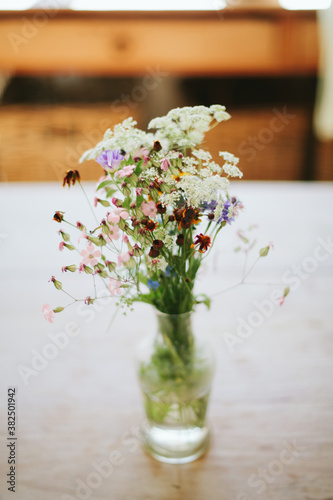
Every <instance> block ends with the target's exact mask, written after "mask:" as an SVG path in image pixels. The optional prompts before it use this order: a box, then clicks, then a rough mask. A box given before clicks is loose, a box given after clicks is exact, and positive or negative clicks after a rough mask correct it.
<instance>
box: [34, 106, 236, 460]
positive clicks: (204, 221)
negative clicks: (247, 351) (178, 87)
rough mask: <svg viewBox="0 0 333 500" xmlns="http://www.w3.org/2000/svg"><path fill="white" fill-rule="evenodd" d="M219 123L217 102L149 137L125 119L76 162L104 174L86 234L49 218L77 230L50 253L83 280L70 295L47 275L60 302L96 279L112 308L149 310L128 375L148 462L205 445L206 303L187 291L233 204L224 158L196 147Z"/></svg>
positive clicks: (187, 455) (153, 125) (172, 119)
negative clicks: (201, 339)
mask: <svg viewBox="0 0 333 500" xmlns="http://www.w3.org/2000/svg"><path fill="white" fill-rule="evenodd" d="M229 118H230V115H229V114H228V113H227V112H226V111H225V108H224V107H223V106H220V105H214V106H210V107H209V108H208V107H205V106H195V107H185V108H178V109H174V110H172V111H170V112H169V113H168V114H167V115H166V116H164V117H161V118H155V119H154V120H152V121H151V122H150V124H149V129H151V130H154V131H155V132H154V133H146V132H143V131H142V130H138V129H137V128H136V127H135V125H136V122H135V121H133V119H132V118H128V119H126V120H124V121H123V122H122V123H121V124H119V125H117V126H116V127H115V128H114V130H113V131H111V130H107V131H106V132H105V135H104V138H103V140H102V141H101V142H100V143H99V144H97V146H96V147H94V148H93V149H90V150H89V151H87V152H86V153H85V154H84V155H83V156H82V158H81V161H84V160H95V161H96V162H97V163H98V164H99V165H101V166H102V168H103V169H104V175H103V177H102V178H101V179H100V180H99V182H98V185H97V188H96V197H95V200H94V204H95V206H97V205H98V204H100V205H102V206H103V207H105V209H106V213H105V215H104V217H103V218H102V219H101V220H100V219H96V224H95V226H94V227H92V228H88V227H87V226H86V225H84V224H83V223H82V222H76V223H72V222H70V221H69V220H67V217H65V214H64V213H63V212H56V213H55V215H54V220H55V221H57V222H58V223H65V224H67V225H69V227H70V228H71V229H73V228H74V229H75V230H76V231H77V232H78V233H79V238H78V241H77V240H76V241H75V240H73V238H72V237H71V236H70V234H69V233H67V232H65V231H64V230H63V229H60V231H59V233H60V235H61V237H62V241H61V242H60V246H59V248H60V250H64V249H65V248H66V249H68V250H70V251H73V250H77V251H78V253H79V255H80V259H79V260H80V261H79V262H78V263H76V264H71V265H68V266H65V267H63V269H62V271H63V272H67V271H70V272H78V273H85V274H87V275H89V276H88V277H89V278H90V280H91V292H90V294H89V295H88V296H86V297H85V298H75V297H73V296H72V295H71V294H70V293H69V292H67V291H66V290H64V288H63V285H62V283H61V282H60V281H59V280H57V279H56V278H55V277H54V276H52V278H51V281H52V282H53V284H54V285H55V287H56V288H57V289H59V290H62V291H63V292H64V293H65V294H67V295H68V296H70V297H71V302H70V304H72V303H75V302H77V301H81V300H82V301H84V302H85V303H86V304H87V305H90V304H93V303H94V302H95V301H96V300H98V299H99V298H100V297H99V296H98V293H97V291H96V290H97V286H96V282H97V280H101V282H102V283H103V284H104V286H105V289H106V290H107V292H108V294H109V295H110V296H112V297H116V298H117V300H118V302H117V305H118V308H119V307H120V308H121V307H125V306H130V307H131V306H132V304H133V302H135V301H141V302H145V303H147V304H151V305H152V306H154V308H155V309H156V310H157V312H158V325H159V332H158V336H157V338H156V339H155V341H154V343H153V345H151V346H150V347H149V346H148V347H147V346H145V348H144V349H143V357H142V360H141V363H140V364H139V370H138V372H139V380H140V384H141V387H142V391H143V395H144V405H145V409H146V415H147V421H146V424H145V425H144V426H143V428H142V435H143V439H144V442H145V444H146V448H147V449H148V450H149V452H150V453H151V454H152V455H153V456H154V457H155V458H158V459H159V460H162V461H168V462H172V463H180V462H182V463H183V462H184V461H191V460H194V459H195V458H197V457H198V456H200V455H201V454H202V453H203V452H204V450H205V449H206V447H207V442H208V435H209V433H208V428H207V426H206V424H205V418H206V410H207V404H208V397H209V391H210V386H211V380H212V377H213V372H214V369H213V366H214V363H213V360H212V357H211V355H210V354H209V351H208V350H207V349H206V348H203V347H202V346H201V345H200V344H199V343H198V342H197V341H195V339H194V336H193V333H192V327H191V312H192V311H193V310H194V308H195V306H196V305H197V304H199V303H205V304H206V305H207V306H209V298H208V297H207V296H205V295H203V294H201V295H198V294H196V291H195V279H196V276H197V273H198V270H199V268H200V265H201V263H202V261H203V259H205V258H206V257H207V255H208V254H209V252H210V251H211V249H212V247H213V245H214V242H215V240H216V238H217V236H218V234H219V233H220V231H221V230H222V228H223V227H224V226H225V225H226V224H230V223H231V222H232V221H233V220H234V219H235V217H236V216H237V215H238V212H239V210H240V209H242V208H243V207H242V204H241V202H240V201H239V200H238V199H237V198H235V197H231V196H230V194H229V186H230V181H229V178H230V177H242V173H241V171H240V170H239V169H238V167H237V164H238V158H235V157H234V156H233V155H232V154H230V153H228V152H220V157H221V164H218V163H216V162H215V161H213V159H212V156H211V154H210V153H209V152H208V151H206V150H204V149H202V148H200V147H199V146H200V144H201V143H202V142H203V140H204V135H205V133H206V132H208V131H209V130H210V129H211V128H212V127H214V126H216V125H218V124H219V123H220V122H222V121H225V120H228V119H229ZM76 182H78V183H79V184H80V186H81V187H82V185H81V182H80V174H79V172H78V171H77V170H70V171H68V172H67V174H66V176H65V178H64V186H65V185H66V184H68V186H70V185H72V184H75V183H76ZM82 189H83V187H82ZM199 224H200V226H199ZM199 228H200V229H199ZM103 296H105V295H103ZM70 304H68V305H67V306H65V307H68V306H69V305H70ZM65 307H63V306H61V307H57V308H55V309H53V310H51V308H50V306H48V305H45V306H44V310H43V312H44V315H45V317H46V318H47V319H48V320H49V321H52V320H53V317H54V313H57V312H60V311H62V310H63V309H64V308H65ZM184 433H185V434H184Z"/></svg>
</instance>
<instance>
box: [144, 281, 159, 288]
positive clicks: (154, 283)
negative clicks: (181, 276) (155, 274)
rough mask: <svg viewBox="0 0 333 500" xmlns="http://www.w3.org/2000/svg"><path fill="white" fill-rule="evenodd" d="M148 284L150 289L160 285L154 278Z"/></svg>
mask: <svg viewBox="0 0 333 500" xmlns="http://www.w3.org/2000/svg"><path fill="white" fill-rule="evenodd" d="M147 285H148V288H149V289H150V290H156V288H158V287H159V286H160V284H159V282H158V281H153V280H152V279H149V280H148V283H147Z"/></svg>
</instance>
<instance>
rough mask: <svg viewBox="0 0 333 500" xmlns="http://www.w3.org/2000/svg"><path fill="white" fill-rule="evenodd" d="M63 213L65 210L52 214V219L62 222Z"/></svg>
mask: <svg viewBox="0 0 333 500" xmlns="http://www.w3.org/2000/svg"><path fill="white" fill-rule="evenodd" d="M64 213H65V212H56V213H55V214H54V216H53V220H55V221H56V222H62V220H63V218H64Z"/></svg>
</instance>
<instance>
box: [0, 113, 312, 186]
mask: <svg viewBox="0 0 333 500" xmlns="http://www.w3.org/2000/svg"><path fill="white" fill-rule="evenodd" d="M120 111H121V110H120V109H119V111H118V110H117V109H115V110H114V109H111V106H110V104H102V105H100V104H98V105H80V106H3V107H2V109H1V118H2V119H1V123H0V134H1V135H0V136H1V152H0V180H1V181H54V180H58V181H61V180H62V178H63V175H64V172H65V171H66V170H68V169H70V168H78V160H79V158H80V156H81V154H82V152H83V151H85V150H86V149H89V148H90V147H92V146H94V145H95V144H96V143H97V142H98V141H99V140H101V139H102V137H103V133H104V131H105V130H106V129H107V128H108V127H113V126H114V125H115V124H116V123H119V122H121V121H122V120H123V119H124V118H126V115H124V113H121V112H120ZM134 111H135V113H134V114H133V113H132V112H133V109H131V110H129V114H131V115H132V116H133V117H134V118H135V119H137V120H138V118H139V111H138V110H136V109H134ZM290 115H292V117H290ZM281 116H282V118H281ZM288 117H289V118H288ZM284 122H285V123H284ZM287 122H288V123H287ZM309 127H310V117H309V115H308V113H307V112H306V111H304V110H303V109H289V108H288V111H287V117H286V116H285V113H284V112H283V107H282V106H281V107H278V106H277V107H276V109H273V110H272V109H267V108H265V109H256V110H241V111H239V110H238V111H235V112H233V113H232V119H231V120H230V121H228V122H226V123H223V124H221V125H220V126H218V127H216V128H215V129H213V130H212V131H211V132H209V134H207V139H206V142H205V144H204V145H203V146H204V147H205V148H207V149H209V150H210V151H212V153H213V154H214V158H215V160H216V161H217V162H218V161H220V160H221V159H220V158H219V156H218V151H230V152H232V153H233V154H235V155H236V156H239V157H240V165H241V169H242V170H243V172H244V179H246V180H250V179H251V180H252V179H262V180H274V179H278V180H297V179H301V178H302V171H303V165H304V157H305V151H306V149H305V144H306V140H307V135H308V130H309ZM79 168H80V173H81V176H82V178H83V179H86V180H96V179H97V178H98V177H99V175H100V174H101V173H102V170H101V169H100V167H98V165H96V163H94V162H85V163H84V164H82V165H80V167H79Z"/></svg>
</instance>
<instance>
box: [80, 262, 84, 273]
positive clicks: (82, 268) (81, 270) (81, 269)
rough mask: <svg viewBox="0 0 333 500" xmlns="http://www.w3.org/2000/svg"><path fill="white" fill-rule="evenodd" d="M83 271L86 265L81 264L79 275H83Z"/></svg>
mask: <svg viewBox="0 0 333 500" xmlns="http://www.w3.org/2000/svg"><path fill="white" fill-rule="evenodd" d="M83 271H84V264H82V262H81V264H80V267H79V273H83Z"/></svg>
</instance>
